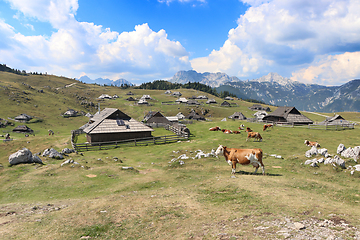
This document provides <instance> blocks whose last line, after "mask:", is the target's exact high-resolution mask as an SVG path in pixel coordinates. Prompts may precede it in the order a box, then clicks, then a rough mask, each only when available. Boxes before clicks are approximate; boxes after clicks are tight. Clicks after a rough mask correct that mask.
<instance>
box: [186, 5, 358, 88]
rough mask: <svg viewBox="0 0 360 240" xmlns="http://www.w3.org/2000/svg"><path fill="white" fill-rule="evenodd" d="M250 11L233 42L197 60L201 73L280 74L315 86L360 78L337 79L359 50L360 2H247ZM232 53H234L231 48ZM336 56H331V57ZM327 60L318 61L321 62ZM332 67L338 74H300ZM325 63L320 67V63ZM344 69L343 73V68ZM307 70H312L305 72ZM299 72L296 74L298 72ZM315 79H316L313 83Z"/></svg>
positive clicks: (234, 33) (232, 32) (230, 37)
mask: <svg viewBox="0 0 360 240" xmlns="http://www.w3.org/2000/svg"><path fill="white" fill-rule="evenodd" d="M243 2H244V3H246V4H249V5H251V7H250V8H249V9H248V10H247V11H246V13H245V14H244V15H242V16H240V18H239V19H238V21H237V23H238V26H237V27H236V28H234V29H231V30H230V31H229V33H228V39H227V40H226V42H225V43H224V45H223V47H221V48H220V49H219V50H213V51H212V52H211V54H210V55H209V56H207V57H203V58H198V59H193V60H192V61H191V63H192V67H193V68H194V70H197V71H210V72H214V71H221V72H227V73H228V74H230V75H236V76H243V77H246V76H252V75H265V74H267V73H268V72H278V73H280V74H281V75H284V76H287V75H288V76H290V75H291V73H292V72H294V75H293V77H294V79H298V80H300V79H302V80H305V79H306V81H307V82H313V83H328V84H332V83H341V82H344V81H348V80H350V79H349V78H356V77H360V75H359V73H358V72H356V71H350V72H351V73H352V74H353V75H350V74H346V76H348V77H349V78H347V79H344V78H341V79H340V78H338V81H337V82H336V80H335V79H336V77H335V76H340V75H341V73H342V72H345V71H346V68H347V67H348V65H347V64H339V65H336V64H335V62H336V61H340V59H343V58H347V57H348V55H349V54H348V53H357V52H358V51H360V15H359V14H358V12H359V11H360V2H359V1H357V0H318V1H313V0H303V1H289V0H273V1H261V0H246V1H245V0H244V1H243ZM230 49H232V50H230ZM329 55H330V56H331V57H327V56H329ZM320 58H321V59H322V60H321V61H320V62H322V63H321V64H320V63H319V60H318V59H320ZM326 61H329V62H328V63H327V64H326V65H327V70H328V71H330V72H333V73H334V75H333V76H334V77H331V75H330V74H323V73H321V74H320V72H321V71H318V73H319V74H316V72H317V71H311V72H312V74H311V75H310V74H309V75H306V76H303V77H301V76H300V75H301V73H303V74H305V72H309V71H310V69H314V68H318V67H320V65H323V64H325V62H326ZM319 64H320V65H319ZM342 68H344V69H342ZM306 69H308V71H306ZM295 73H296V74H295ZM310 76H313V78H312V79H310Z"/></svg>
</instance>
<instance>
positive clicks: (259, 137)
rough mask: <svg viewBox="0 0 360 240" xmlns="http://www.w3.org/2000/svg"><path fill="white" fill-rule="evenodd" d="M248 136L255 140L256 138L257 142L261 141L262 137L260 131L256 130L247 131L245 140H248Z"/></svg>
mask: <svg viewBox="0 0 360 240" xmlns="http://www.w3.org/2000/svg"><path fill="white" fill-rule="evenodd" d="M250 138H254V141H255V140H258V141H259V142H261V141H262V137H261V135H260V133H258V132H248V136H247V138H246V141H247V140H249V139H250Z"/></svg>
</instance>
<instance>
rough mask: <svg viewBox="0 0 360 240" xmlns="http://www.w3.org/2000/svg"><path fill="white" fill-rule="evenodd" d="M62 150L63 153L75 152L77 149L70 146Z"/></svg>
mask: <svg viewBox="0 0 360 240" xmlns="http://www.w3.org/2000/svg"><path fill="white" fill-rule="evenodd" d="M61 152H62V153H74V152H75V150H74V149H70V148H64V149H63V150H62V151H61Z"/></svg>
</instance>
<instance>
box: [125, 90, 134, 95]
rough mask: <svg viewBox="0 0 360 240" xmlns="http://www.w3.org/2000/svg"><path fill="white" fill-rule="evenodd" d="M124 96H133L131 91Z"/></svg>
mask: <svg viewBox="0 0 360 240" xmlns="http://www.w3.org/2000/svg"><path fill="white" fill-rule="evenodd" d="M126 95H134V94H133V93H132V92H131V91H129V92H128V93H127V94H126Z"/></svg>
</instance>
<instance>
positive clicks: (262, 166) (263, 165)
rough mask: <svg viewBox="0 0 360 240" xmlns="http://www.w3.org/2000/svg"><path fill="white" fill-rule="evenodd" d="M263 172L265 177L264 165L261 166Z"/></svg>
mask: <svg viewBox="0 0 360 240" xmlns="http://www.w3.org/2000/svg"><path fill="white" fill-rule="evenodd" d="M261 170H262V173H263V175H265V166H264V164H261Z"/></svg>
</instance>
